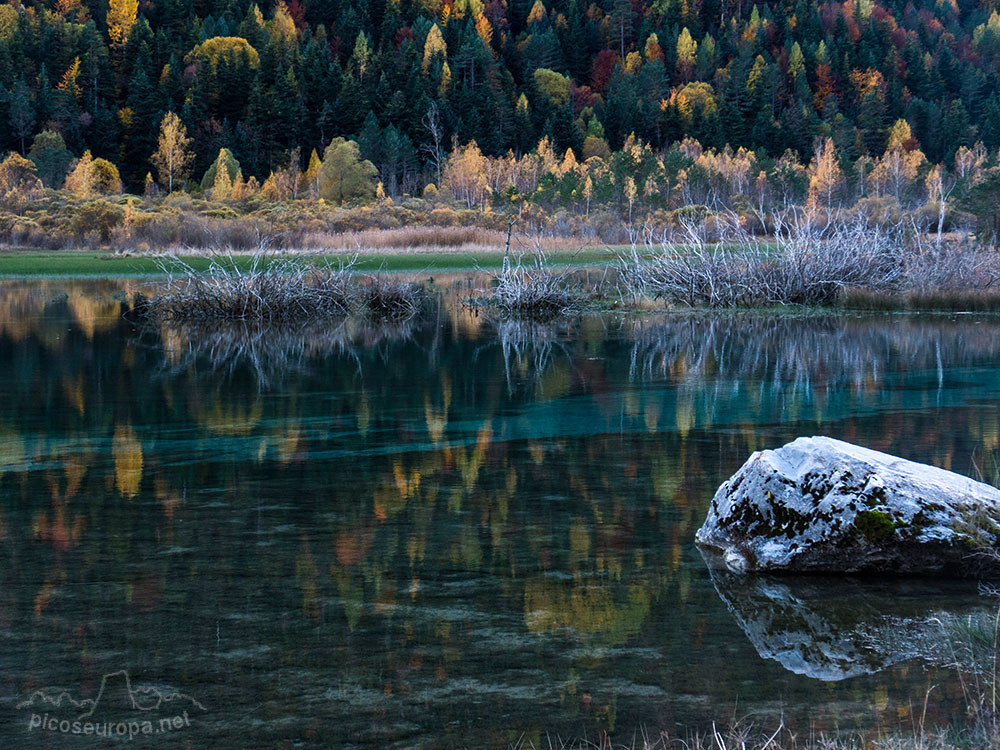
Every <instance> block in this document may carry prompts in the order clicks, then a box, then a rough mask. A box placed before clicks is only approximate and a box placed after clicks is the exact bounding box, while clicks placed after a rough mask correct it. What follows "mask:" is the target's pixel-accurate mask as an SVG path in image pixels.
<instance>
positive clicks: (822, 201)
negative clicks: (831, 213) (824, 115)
mask: <svg viewBox="0 0 1000 750" xmlns="http://www.w3.org/2000/svg"><path fill="white" fill-rule="evenodd" d="M843 184H844V173H843V171H842V170H841V169H840V163H839V161H838V160H837V148H836V146H834V145H833V139H832V138H827V139H826V140H825V141H824V142H823V145H822V147H821V148H818V149H817V150H816V155H815V156H814V157H813V160H812V163H811V164H810V165H809V199H808V200H809V205H810V206H826V207H830V206H832V205H833V202H834V198H836V197H837V195H838V193H839V192H840V189H841V187H842V186H843Z"/></svg>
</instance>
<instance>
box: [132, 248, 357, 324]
mask: <svg viewBox="0 0 1000 750" xmlns="http://www.w3.org/2000/svg"><path fill="white" fill-rule="evenodd" d="M173 264H174V266H175V267H179V269H180V275H179V277H178V276H177V274H176V273H174V272H173V271H174V270H175V268H171V267H170V266H169V265H165V266H164V270H165V271H167V272H168V274H169V276H170V278H169V280H168V284H167V290H166V291H164V292H163V293H162V294H159V295H157V296H156V297H154V298H153V299H151V300H150V301H149V305H148V311H149V314H150V315H151V316H153V317H157V318H164V319H168V320H176V321H195V320H202V321H207V320H218V319H231V320H266V321H271V322H299V321H306V320H313V319H317V318H324V317H332V316H339V315H346V314H348V313H349V312H350V311H351V309H352V308H353V307H354V304H355V303H354V299H355V295H356V290H355V284H354V282H353V278H352V274H351V273H350V270H349V268H347V267H342V268H339V269H333V268H324V269H317V268H314V267H312V266H309V265H305V264H303V263H302V262H301V261H298V260H295V259H293V258H289V257H279V256H273V255H269V254H264V253H259V254H256V255H254V256H252V257H251V259H250V261H249V263H248V265H247V266H246V267H244V266H241V265H240V263H239V262H238V261H237V260H236V259H235V258H233V257H232V256H228V257H226V258H222V259H214V260H213V261H212V263H211V265H210V266H209V269H208V271H207V272H204V273H202V272H199V271H197V270H195V269H194V268H192V267H191V266H190V265H187V264H186V263H183V262H182V261H180V260H178V259H174V261H173Z"/></svg>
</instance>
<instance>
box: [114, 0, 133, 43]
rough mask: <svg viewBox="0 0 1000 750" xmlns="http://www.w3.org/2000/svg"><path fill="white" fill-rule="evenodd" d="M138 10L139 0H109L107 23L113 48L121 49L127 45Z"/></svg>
mask: <svg viewBox="0 0 1000 750" xmlns="http://www.w3.org/2000/svg"><path fill="white" fill-rule="evenodd" d="M138 11H139V0H109V3H108V15H107V24H108V38H109V39H110V40H111V48H112V49H114V50H116V51H121V50H122V49H123V48H124V47H125V42H127V41H128V35H129V33H130V32H131V31H132V27H133V26H134V25H135V17H136V14H137V13H138Z"/></svg>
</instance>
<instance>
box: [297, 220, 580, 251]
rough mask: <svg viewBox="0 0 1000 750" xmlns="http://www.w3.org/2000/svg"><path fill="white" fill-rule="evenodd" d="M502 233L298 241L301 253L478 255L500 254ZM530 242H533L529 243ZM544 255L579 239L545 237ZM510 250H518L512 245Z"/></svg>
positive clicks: (413, 230) (374, 232)
mask: <svg viewBox="0 0 1000 750" xmlns="http://www.w3.org/2000/svg"><path fill="white" fill-rule="evenodd" d="M506 240H507V235H506V233H505V232H502V231H498V230H495V229H487V228H485V227H439V226H411V227H399V228H395V229H365V230H361V231H355V232H341V233H331V232H324V231H320V232H308V233H306V234H305V235H304V236H303V237H302V240H301V243H299V244H300V248H297V249H302V250H305V251H320V252H331V253H357V254H358V255H369V254H379V253H382V252H385V251H386V250H391V251H393V252H394V253H399V254H407V253H414V254H417V253H482V252H489V251H496V252H503V250H504V246H505V243H506ZM533 242H534V241H533ZM541 247H542V249H543V250H544V251H553V250H575V249H579V247H580V241H579V239H574V238H570V237H546V238H544V239H542V240H541ZM511 249H512V250H515V249H518V248H517V244H516V238H515V241H514V242H512V248H511Z"/></svg>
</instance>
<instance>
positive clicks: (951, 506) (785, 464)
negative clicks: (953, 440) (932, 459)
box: [697, 437, 1000, 576]
mask: <svg viewBox="0 0 1000 750" xmlns="http://www.w3.org/2000/svg"><path fill="white" fill-rule="evenodd" d="M697 541H698V543H699V544H701V545H703V546H705V547H711V548H715V549H717V550H719V551H720V552H721V553H722V554H721V557H720V559H722V560H724V561H725V564H726V565H727V566H728V567H729V568H730V569H732V570H735V571H741V572H743V571H751V570H760V571H775V572H799V573H805V572H808V573H870V574H878V575H892V574H902V575H937V576H972V575H988V576H994V575H998V574H1000V555H995V554H989V553H991V552H995V551H997V550H998V548H1000V490H998V489H997V488H995V487H991V486H989V485H986V484H983V483H981V482H976V481H974V480H972V479H969V478H968V477H964V476H961V475H959V474H955V473H953V472H950V471H945V470H944V469H939V468H936V467H934V466H928V465H926V464H919V463H915V462H913V461H908V460H906V459H903V458H898V457H896V456H890V455H888V454H886V453H880V452H878V451H873V450H870V449H868V448H863V447H860V446H857V445H852V444H850V443H845V442H843V441H840V440H834V439H833V438H828V437H810V438H799V439H797V440H795V441H793V442H791V443H789V444H788V445H785V446H783V447H781V448H778V449H777V450H765V451H759V452H757V453H754V454H753V455H752V456H750V458H749V459H748V460H747V462H746V463H745V464H744V465H743V466H742V468H740V470H739V471H737V472H736V474H734V475H733V476H732V477H731V478H730V479H729V480H728V481H726V482H724V483H723V484H722V486H721V487H720V488H719V490H718V492H716V494H715V497H714V498H713V499H712V504H711V508H710V509H709V512H708V517H707V518H706V520H705V524H704V525H703V526H702V528H701V529H699V531H698V534H697ZM984 552H985V553H987V554H983V553H984Z"/></svg>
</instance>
